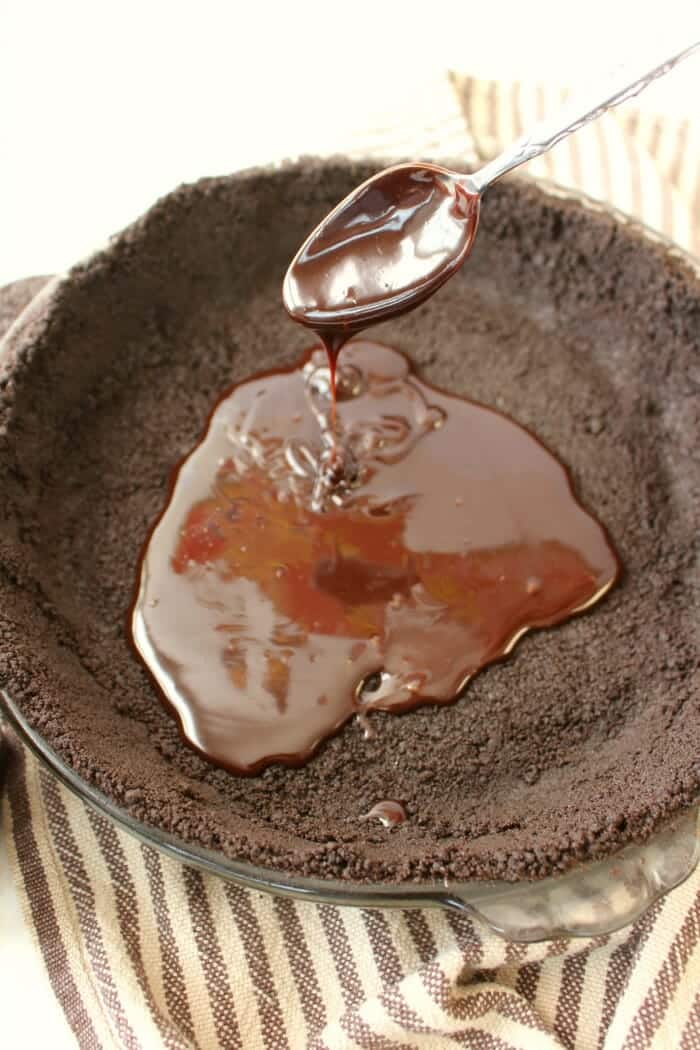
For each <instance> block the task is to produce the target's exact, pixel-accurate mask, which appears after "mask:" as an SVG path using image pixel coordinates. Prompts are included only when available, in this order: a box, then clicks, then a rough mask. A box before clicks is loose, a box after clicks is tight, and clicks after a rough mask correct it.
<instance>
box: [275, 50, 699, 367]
mask: <svg viewBox="0 0 700 1050" xmlns="http://www.w3.org/2000/svg"><path fill="white" fill-rule="evenodd" d="M698 47H700V41H698V42H696V43H694V44H692V45H691V46H690V47H686V48H684V49H683V50H682V51H678V52H676V53H674V54H673V55H671V56H670V57H669V58H667V59H665V60H664V61H663V62H662V63H660V64H659V65H657V66H654V68H653V69H651V70H648V71H647V72H645V73H644V74H643V75H642V76H636V77H634V78H633V79H630V72H629V69H627V70H625V71H624V72H618V73H617V74H616V75H615V76H614V77H613V78H612V79H610V80H608V81H607V82H606V86H605V88H604V89H603V90H601V87H600V85H598V87H597V89H593V90H592V91H589V92H588V93H587V94H585V95H583V96H579V98H577V99H576V100H575V101H573V102H570V103H568V104H567V105H566V106H565V107H564V109H563V110H562V111H561V112H560V113H559V114H558V116H556V117H554V118H550V119H549V120H544V121H542V122H541V123H539V124H538V125H536V126H535V128H533V130H532V131H531V132H530V133H529V134H527V135H523V136H522V137H521V138H519V139H517V140H516V141H515V142H514V143H512V145H510V146H509V147H508V148H507V149H506V150H504V152H503V153H501V154H500V155H499V156H498V157H496V158H495V159H494V160H492V161H490V162H489V163H488V164H486V165H485V166H484V167H483V168H481V169H480V170H479V171H477V172H474V173H473V174H471V175H464V174H460V173H459V172H455V171H450V170H449V169H448V168H443V167H439V166H437V165H434V164H400V165H396V166H394V167H392V168H387V169H385V170H384V171H381V172H379V173H378V174H377V175H375V176H373V177H372V178H371V179H368V180H367V182H364V183H363V184H362V185H361V186H359V187H358V188H357V189H355V190H353V192H352V193H350V194H349V196H348V197H346V198H345V200H343V201H341V203H340V204H339V205H338V206H337V207H336V208H334V210H333V211H332V212H331V213H330V214H329V215H328V216H327V217H326V218H325V219H324V220H323V221H322V222H321V223H320V225H319V226H318V227H317V228H316V229H315V230H314V231H313V233H311V235H310V236H309V237H308V238H307V240H306V241H305V242H304V244H303V245H302V246H301V248H300V249H299V251H298V252H297V254H296V256H295V257H294V259H293V261H292V263H291V265H290V267H289V269H288V271H287V274H286V277H285V280H284V286H283V298H284V305H285V307H286V308H287V310H288V312H289V314H290V315H291V316H292V317H293V318H294V320H296V321H299V322H301V323H302V324H304V325H307V326H308V327H310V328H313V329H315V331H317V332H318V333H319V335H321V337H322V338H323V340H324V342H325V343H326V346H327V347H328V349H329V351H331V352H333V351H335V352H336V353H337V351H338V350H339V349H340V347H341V346H342V345H343V343H344V342H345V341H346V340H347V339H348V338H349V337H350V336H351V335H352V334H353V333H354V332H357V331H359V330H360V329H362V328H366V327H367V326H368V325H370V324H375V323H377V322H378V321H383V320H387V319H388V318H390V317H393V316H395V315H397V314H400V313H405V312H406V311H407V310H410V309H412V308H413V307H415V306H418V305H419V303H422V302H423V301H424V300H425V299H427V298H428V297H429V296H430V295H432V294H433V293H434V292H435V291H437V289H438V288H439V287H440V285H442V284H444V282H445V281H446V280H447V279H448V278H449V277H451V276H452V274H454V273H455V271H456V270H458V269H459V267H460V266H461V265H462V263H463V262H464V260H465V259H466V257H467V255H468V254H469V251H470V249H471V246H472V244H473V241H474V237H475V235H476V229H477V225H478V220H479V210H480V204H481V197H482V195H483V193H484V191H485V190H486V189H487V188H488V187H489V186H491V185H492V184H493V183H494V182H496V180H497V179H500V178H501V176H503V175H505V174H506V172H508V171H512V170H513V168H517V167H518V166H519V165H520V164H524V163H525V162H526V161H528V160H532V158H533V157H537V156H539V155H540V154H542V153H545V152H547V150H550V149H551V148H552V147H553V146H556V144H557V143H558V142H561V140H562V139H563V138H565V137H566V136H567V135H570V134H571V133H572V132H574V131H578V129H579V128H582V127H583V126H584V125H585V124H588V123H589V122H590V121H592V120H595V119H596V118H597V117H599V116H601V114H603V113H605V111H606V110H608V109H610V108H612V107H613V106H616V105H619V103H621V102H624V101H625V100H626V99H628V98H631V97H633V96H634V95H637V94H639V92H640V91H642V90H643V89H644V88H645V87H647V86H648V85H649V84H651V83H652V81H654V80H656V79H657V78H658V77H661V76H663V75H664V74H665V73H668V72H669V70H671V69H673V67H674V66H676V65H677V64H678V62H680V61H681V60H682V59H683V58H686V57H687V56H688V55H690V54H691V53H692V52H693V51H695V50H697V49H698Z"/></svg>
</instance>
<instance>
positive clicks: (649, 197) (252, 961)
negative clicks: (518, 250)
mask: <svg viewBox="0 0 700 1050" xmlns="http://www.w3.org/2000/svg"><path fill="white" fill-rule="evenodd" d="M452 83H453V85H454V89H455V91H454V94H453V95H452V96H448V97H449V98H450V102H449V105H448V104H447V103H445V109H444V110H441V114H442V117H441V123H439V124H436V125H431V126H429V127H425V128H423V127H422V126H421V127H418V128H416V127H411V128H409V129H408V130H404V129H378V130H377V132H376V134H369V135H368V136H367V138H366V140H363V141H362V142H359V141H358V142H356V143H352V144H350V152H352V153H353V154H356V155H359V154H360V153H364V154H366V153H368V152H374V153H375V154H376V155H377V156H391V155H394V156H395V155H400V154H404V155H406V154H413V155H416V156H431V155H433V156H435V155H447V154H449V155H453V156H462V157H465V158H467V162H468V160H469V158H471V160H472V162H473V163H474V164H476V163H478V158H482V159H483V158H486V157H488V156H490V155H492V154H493V153H495V152H496V151H497V150H498V148H499V146H500V144H501V143H503V142H505V141H506V140H507V139H509V138H510V137H513V136H514V135H515V134H516V133H517V132H519V131H520V130H521V128H522V126H523V125H524V124H527V123H528V122H529V121H530V120H531V119H532V118H533V117H534V116H535V115H536V114H537V113H542V112H544V109H545V107H546V108H547V109H549V108H550V107H551V105H552V104H553V103H554V102H555V101H556V98H554V97H552V96H557V97H559V95H560V94H561V92H559V91H556V92H553V93H552V92H548V91H547V90H546V89H544V88H542V87H526V86H524V85H510V86H508V85H499V84H491V83H483V82H477V81H474V80H473V79H470V78H465V77H458V76H455V77H453V78H452ZM460 107H461V109H460ZM462 114H464V117H463V116H462ZM699 155H700V141H699V138H698V129H697V127H695V126H693V127H691V126H690V125H689V124H686V123H679V124H678V125H675V126H674V125H673V123H669V122H661V121H660V120H658V119H656V118H655V117H653V116H648V115H645V114H644V113H642V112H639V113H638V112H636V111H635V110H632V109H624V110H622V111H620V113H619V116H618V115H616V116H608V117H606V118H604V120H603V121H601V122H600V123H599V124H598V125H595V126H593V127H591V128H590V129H587V130H586V131H584V132H582V133H581V134H580V135H579V136H578V137H577V138H576V139H575V140H574V139H571V140H569V143H568V145H567V144H566V143H565V144H563V145H561V146H560V147H558V149H557V150H556V151H555V152H553V153H551V154H550V155H548V157H546V158H543V159H541V160H539V161H536V162H534V163H533V164H531V170H532V171H533V172H537V171H539V172H542V173H543V174H546V175H547V176H549V177H550V178H554V179H556V180H557V181H560V182H563V183H565V184H569V185H575V186H579V187H582V188H585V189H586V190H587V191H588V192H589V193H591V194H592V195H593V196H598V197H601V198H604V199H607V200H610V201H612V203H614V204H615V205H616V206H617V207H619V208H621V209H623V210H625V211H628V212H632V213H634V214H637V215H639V216H641V217H642V218H644V219H645V220H646V221H647V222H649V223H650V224H651V225H652V226H655V227H657V228H659V229H660V230H662V231H663V232H665V233H667V234H668V235H669V236H671V237H672V238H673V239H674V240H676V241H677V242H678V243H679V244H681V245H683V246H685V247H688V248H690V249H691V250H695V251H697V250H698V248H699V247H700V176H699V164H698V156H699ZM5 787H6V790H5V794H4V797H3V802H2V834H3V835H4V836H6V837H7V841H8V842H9V844H10V846H9V848H10V854H11V861H12V866H13V871H14V876H15V879H16V883H17V887H18V890H19V893H20V896H21V898H22V901H23V906H24V908H25V911H26V917H27V922H28V923H30V924H31V925H32V926H33V928H34V930H35V933H36V940H37V949H38V951H40V952H41V954H42V957H43V959H44V963H45V966H46V970H47V974H48V979H49V983H50V986H51V988H52V990H53V993H54V995H55V996H56V999H57V1001H58V1002H59V1003H60V1004H61V1006H62V1008H63V1011H64V1013H65V1016H66V1019H67V1022H68V1024H69V1025H70V1028H71V1030H72V1031H73V1033H74V1035H75V1039H76V1045H78V1046H79V1047H80V1048H81V1050H88V1048H97V1047H104V1048H110V1050H111V1048H120V1050H121V1048H139V1047H143V1048H145V1050H151V1048H159V1047H168V1048H183V1050H184V1048H195V1047H199V1048H210V1047H217V1048H218V1047H222V1048H228V1047H243V1048H251V1050H254V1048H258V1047H261V1048H266V1050H278V1048H279V1050H283V1048H286V1047H291V1048H322V1047H328V1048H331V1047H332V1048H343V1050H346V1048H347V1050H350V1048H355V1047H367V1048H377V1050H390V1048H397V1050H398V1048H406V1047H421V1048H425V1050H433V1048H434V1050H441V1048H451V1047H474V1048H485V1050H511V1048H512V1050H550V1048H580V1050H592V1048H599V1050H618V1048H623V1047H624V1048H629V1050H641V1048H658V1050H661V1048H664V1050H665V1048H670V1047H674V1048H675V1047H679V1048H687V1050H692V1048H700V991H699V989H700V872H696V874H695V875H694V876H692V877H691V878H690V879H689V880H688V881H687V882H686V883H685V884H684V885H683V886H681V887H680V888H679V889H677V890H675V891H674V892H673V893H671V894H670V895H668V896H667V897H666V898H665V899H664V900H662V901H661V902H659V903H657V904H656V905H655V906H654V907H653V908H652V909H651V911H650V912H648V913H647V915H646V916H644V918H642V919H641V920H639V921H638V922H637V923H635V924H634V926H632V927H631V928H630V929H628V930H625V931H621V932H619V933H617V934H614V935H612V936H609V937H601V938H596V939H592V940H583V941H574V940H559V941H553V942H549V943H546V944H540V945H533V946H524V945H513V944H507V943H505V942H504V941H502V940H501V939H500V938H498V937H497V936H495V935H494V934H492V933H490V932H489V931H488V930H486V929H485V928H483V927H481V926H480V925H479V924H478V923H477V922H475V921H471V920H470V919H468V918H466V917H462V916H458V915H456V914H448V913H445V912H441V911H432V910H425V911H412V912H402V911H388V910H387V911H369V910H356V909H343V908H337V907H331V906H329V905H314V904H310V903H299V902H296V901H292V900H289V899H283V898H273V897H269V896H264V895H262V894H258V893H255V892H252V891H249V890H245V889H241V888H239V887H235V886H233V885H229V884H226V883H224V882H223V881H221V880H219V879H217V878H214V877H211V876H207V875H204V874H202V873H200V872H197V871H194V870H192V869H187V868H184V867H182V866H181V865H179V864H178V863H176V862H175V861H173V860H170V859H168V858H165V857H163V856H161V855H159V854H158V853H156V852H155V851H153V850H152V849H151V848H149V847H147V846H143V845H141V844H140V843H138V842H137V841H136V840H135V839H133V838H131V837H130V836H129V835H127V834H126V833H124V832H122V831H121V830H119V829H118V828H116V827H114V826H113V825H111V824H110V823H109V822H108V821H107V820H105V818H103V817H101V816H98V815H96V814H95V813H94V812H92V811H89V810H88V809H86V808H85V806H84V805H83V804H82V803H81V802H80V801H78V800H77V799H76V798H75V797H74V796H72V795H71V794H70V793H69V792H68V791H67V790H65V789H64V788H63V787H61V786H60V785H59V784H58V783H57V782H56V781H55V780H54V779H53V778H52V777H51V776H50V775H49V774H47V773H45V772H43V771H41V770H40V769H39V767H38V765H37V763H36V761H35V760H34V759H33V758H32V757H31V756H30V755H29V754H27V753H26V752H25V751H24V750H23V749H22V748H21V746H19V745H18V744H17V743H16V742H15V744H14V747H13V753H12V758H11V761H10V762H9V764H8V768H7V770H6V777H5ZM38 1008H40V1005H39V1004H38Z"/></svg>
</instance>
